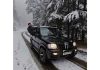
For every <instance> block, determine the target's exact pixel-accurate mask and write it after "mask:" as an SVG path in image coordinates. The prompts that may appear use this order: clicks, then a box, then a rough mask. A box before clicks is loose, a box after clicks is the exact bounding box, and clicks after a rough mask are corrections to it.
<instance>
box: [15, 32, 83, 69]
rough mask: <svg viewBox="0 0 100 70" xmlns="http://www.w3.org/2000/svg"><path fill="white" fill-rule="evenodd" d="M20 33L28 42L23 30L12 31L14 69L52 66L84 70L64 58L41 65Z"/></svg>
mask: <svg viewBox="0 0 100 70" xmlns="http://www.w3.org/2000/svg"><path fill="white" fill-rule="evenodd" d="M23 32H24V33H23ZM22 33H23V36H24V37H25V38H26V40H27V41H28V42H30V38H29V37H28V36H27V35H26V34H25V31H23V30H19V31H14V50H13V52H14V57H13V58H14V70H54V67H55V70H57V69H58V70H84V69H83V68H81V67H80V66H78V65H77V64H75V63H73V62H71V61H69V60H67V59H65V58H61V59H57V60H52V61H51V63H50V64H48V65H42V64H41V63H40V61H39V60H38V59H37V57H36V56H35V54H34V53H32V51H31V52H30V50H31V49H29V48H28V47H29V46H27V45H26V43H25V41H24V39H23V37H22V36H21V34H22ZM50 67H51V69H50ZM44 68H45V69H44ZM46 68H47V69H46ZM56 68H57V69H56Z"/></svg>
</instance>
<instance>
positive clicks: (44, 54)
mask: <svg viewBox="0 0 100 70" xmlns="http://www.w3.org/2000/svg"><path fill="white" fill-rule="evenodd" d="M39 56H40V61H41V62H42V63H46V59H47V57H46V51H45V49H44V48H40V52H39Z"/></svg>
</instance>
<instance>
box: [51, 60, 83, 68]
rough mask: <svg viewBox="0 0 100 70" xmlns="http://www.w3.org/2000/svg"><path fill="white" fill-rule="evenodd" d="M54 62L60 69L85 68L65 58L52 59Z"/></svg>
mask: <svg viewBox="0 0 100 70" xmlns="http://www.w3.org/2000/svg"><path fill="white" fill-rule="evenodd" d="M52 63H53V64H54V65H55V66H56V67H57V68H58V69H59V70H84V69H82V68H80V67H79V66H77V65H76V64H74V63H72V62H70V61H69V60H66V59H64V58H61V59H58V60H55V61H52Z"/></svg>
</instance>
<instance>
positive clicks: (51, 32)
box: [40, 27, 57, 36]
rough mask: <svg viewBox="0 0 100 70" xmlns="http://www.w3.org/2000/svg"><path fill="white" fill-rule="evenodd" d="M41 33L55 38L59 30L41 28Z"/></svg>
mask: <svg viewBox="0 0 100 70" xmlns="http://www.w3.org/2000/svg"><path fill="white" fill-rule="evenodd" d="M40 33H41V35H42V36H55V35H56V33H57V29H56V28H47V27H41V28H40Z"/></svg>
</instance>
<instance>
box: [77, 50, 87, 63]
mask: <svg viewBox="0 0 100 70" xmlns="http://www.w3.org/2000/svg"><path fill="white" fill-rule="evenodd" d="M75 57H77V58H79V59H81V60H83V61H85V62H87V54H86V53H80V52H78V53H77V54H76V56H75Z"/></svg>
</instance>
